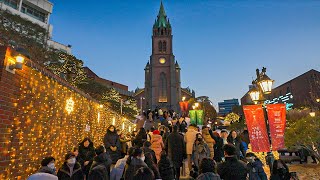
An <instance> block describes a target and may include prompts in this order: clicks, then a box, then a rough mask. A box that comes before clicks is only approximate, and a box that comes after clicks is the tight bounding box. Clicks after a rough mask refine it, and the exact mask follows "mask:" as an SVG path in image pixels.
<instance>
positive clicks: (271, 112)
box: [267, 104, 286, 151]
mask: <svg viewBox="0 0 320 180" xmlns="http://www.w3.org/2000/svg"><path fill="white" fill-rule="evenodd" d="M267 111H268V121H269V128H270V135H271V144H272V150H273V151H276V150H279V149H282V148H284V147H285V146H284V131H285V128H286V105H285V104H268V105H267Z"/></svg>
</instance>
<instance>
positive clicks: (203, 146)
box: [191, 133, 210, 168]
mask: <svg viewBox="0 0 320 180" xmlns="http://www.w3.org/2000/svg"><path fill="white" fill-rule="evenodd" d="M203 158H210V148H209V146H208V145H207V143H205V142H204V140H203V138H202V135H201V134H200V133H199V134H197V135H196V140H195V142H194V144H193V149H192V158H191V159H192V162H193V164H194V165H195V166H196V167H197V168H199V165H200V162H201V161H202V159H203Z"/></svg>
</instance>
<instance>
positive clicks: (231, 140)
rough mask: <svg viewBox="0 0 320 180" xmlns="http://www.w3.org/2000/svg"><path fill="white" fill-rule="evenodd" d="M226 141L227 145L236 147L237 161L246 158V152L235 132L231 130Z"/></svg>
mask: <svg viewBox="0 0 320 180" xmlns="http://www.w3.org/2000/svg"><path fill="white" fill-rule="evenodd" d="M227 140H228V143H230V144H233V145H234V146H235V147H236V152H237V157H238V159H244V157H246V151H245V149H244V146H243V144H242V143H241V139H240V137H239V136H238V133H237V131H235V130H232V131H231V132H230V134H229V136H228V138H227Z"/></svg>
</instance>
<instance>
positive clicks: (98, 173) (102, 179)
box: [88, 153, 112, 180]
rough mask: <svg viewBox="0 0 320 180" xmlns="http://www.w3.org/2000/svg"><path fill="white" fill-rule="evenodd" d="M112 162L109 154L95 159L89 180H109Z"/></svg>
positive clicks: (103, 154)
mask: <svg viewBox="0 0 320 180" xmlns="http://www.w3.org/2000/svg"><path fill="white" fill-rule="evenodd" d="M111 163H112V160H111V158H110V155H109V154H108V153H101V154H100V155H99V156H96V157H94V159H93V163H92V166H91V169H90V172H89V178H88V180H109V177H110V174H109V172H110V165H111Z"/></svg>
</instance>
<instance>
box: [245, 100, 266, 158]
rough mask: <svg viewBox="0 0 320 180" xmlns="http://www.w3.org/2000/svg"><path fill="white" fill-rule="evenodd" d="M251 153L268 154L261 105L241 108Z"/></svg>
mask: <svg viewBox="0 0 320 180" xmlns="http://www.w3.org/2000/svg"><path fill="white" fill-rule="evenodd" d="M243 111H244V115H245V118H246V123H247V127H248V131H249V138H250V144H251V147H252V151H253V152H270V142H269V138H268V133H267V128H266V123H265V119H264V112H263V109H262V105H248V106H243Z"/></svg>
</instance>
